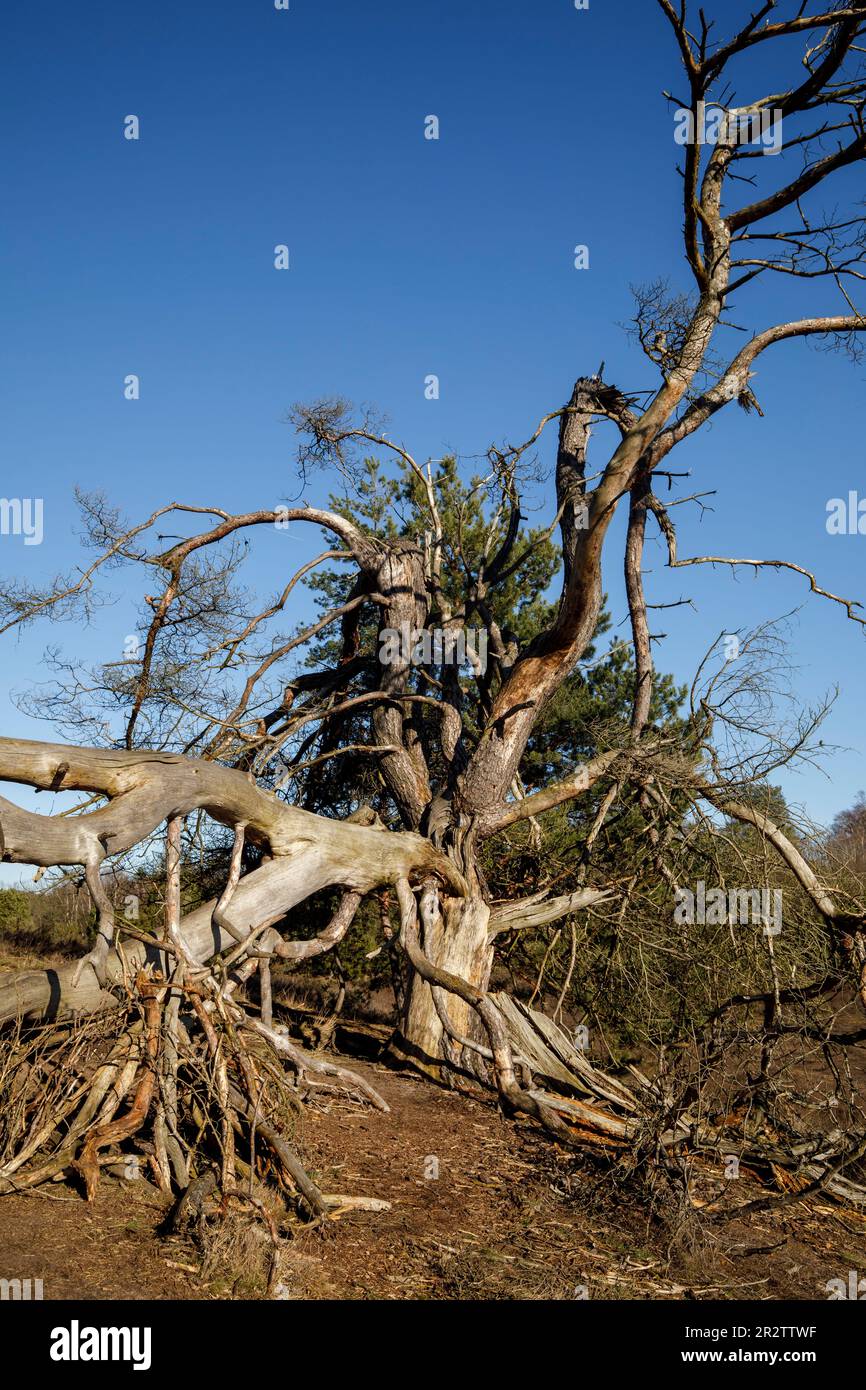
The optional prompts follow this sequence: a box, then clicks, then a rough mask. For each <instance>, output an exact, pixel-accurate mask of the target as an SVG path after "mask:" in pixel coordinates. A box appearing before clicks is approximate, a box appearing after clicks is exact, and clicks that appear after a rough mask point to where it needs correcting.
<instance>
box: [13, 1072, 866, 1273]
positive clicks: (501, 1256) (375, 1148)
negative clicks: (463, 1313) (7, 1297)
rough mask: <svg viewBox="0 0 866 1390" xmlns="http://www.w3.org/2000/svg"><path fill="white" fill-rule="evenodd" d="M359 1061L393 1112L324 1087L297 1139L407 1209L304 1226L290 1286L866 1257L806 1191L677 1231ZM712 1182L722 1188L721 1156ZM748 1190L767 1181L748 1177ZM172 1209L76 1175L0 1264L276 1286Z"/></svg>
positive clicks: (529, 1145) (33, 1216)
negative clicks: (174, 1223)
mask: <svg viewBox="0 0 866 1390" xmlns="http://www.w3.org/2000/svg"><path fill="white" fill-rule="evenodd" d="M351 1065H352V1066H353V1067H354V1069H355V1070H357V1071H359V1072H361V1073H362V1074H363V1075H364V1076H365V1077H366V1078H367V1079H368V1080H369V1081H370V1082H371V1083H372V1084H373V1085H374V1086H375V1087H376V1088H377V1089H378V1090H379V1091H380V1093H381V1094H383V1095H384V1097H385V1098H386V1100H387V1101H388V1103H389V1105H390V1106H391V1113H390V1114H388V1115H384V1114H381V1113H379V1112H377V1111H373V1110H370V1109H366V1108H365V1109H360V1108H358V1107H357V1106H354V1105H351V1104H349V1103H347V1102H345V1101H343V1100H339V1101H336V1100H335V1101H327V1102H325V1101H317V1108H316V1109H312V1110H310V1112H309V1113H308V1115H307V1116H306V1117H305V1119H304V1121H303V1129H302V1131H301V1133H300V1135H299V1136H298V1139H299V1142H300V1144H301V1146H302V1149H303V1152H304V1154H305V1157H306V1158H307V1161H308V1163H309V1166H310V1167H311V1169H312V1170H313V1172H314V1174H315V1175H316V1177H317V1178H318V1180H319V1181H320V1183H321V1184H322V1186H323V1187H324V1188H325V1190H328V1191H339V1192H344V1193H354V1194H364V1195H368V1196H377V1197H382V1198H385V1199H386V1200H388V1201H389V1202H390V1203H391V1207H390V1210H388V1211H386V1212H383V1213H378V1214H371V1213H363V1214H360V1213H359V1214H352V1215H346V1216H343V1217H341V1218H339V1219H338V1220H334V1221H328V1222H326V1223H325V1224H324V1225H319V1226H317V1227H315V1228H312V1229H310V1228H306V1229H305V1228H299V1227H296V1228H295V1231H296V1234H295V1236H294V1239H293V1240H292V1241H291V1244H290V1245H289V1247H288V1252H287V1258H286V1260H285V1263H284V1265H283V1272H282V1289H281V1296H282V1297H288V1298H305V1299H327V1298H342V1299H371V1298H373V1299H380V1298H381V1299H419V1298H420V1299H426V1298H434V1299H455V1298H456V1299H489V1298H495V1299H539V1298H558V1299H565V1298H568V1299H573V1298H575V1297H581V1296H584V1297H589V1298H592V1299H597V1298H604V1299H617V1298H637V1299H670V1298H673V1299H718V1298H723V1299H752V1298H760V1299H803V1300H811V1299H825V1298H826V1297H827V1293H826V1290H825V1287H824V1286H825V1284H826V1282H827V1280H828V1279H830V1278H833V1277H843V1278H846V1279H847V1275H848V1271H849V1270H850V1269H855V1270H862V1269H863V1267H864V1261H866V1256H864V1244H866V1242H864V1235H866V1217H864V1216H863V1215H862V1214H859V1215H858V1214H856V1213H854V1212H851V1211H843V1210H842V1209H840V1208H838V1207H835V1206H830V1205H829V1204H825V1203H822V1202H819V1203H818V1204H817V1205H812V1206H810V1207H805V1206H803V1205H802V1204H801V1205H795V1206H792V1207H787V1208H785V1209H784V1210H782V1211H779V1212H776V1213H773V1214H772V1215H768V1216H761V1217H759V1218H755V1217H751V1218H750V1219H749V1221H748V1223H745V1222H744V1223H739V1224H738V1223H736V1222H733V1223H728V1224H726V1225H724V1226H723V1227H721V1228H716V1229H713V1228H712V1227H708V1228H707V1229H705V1230H701V1229H700V1228H694V1229H685V1230H683V1231H681V1233H680V1236H679V1238H675V1237H672V1234H671V1231H670V1229H666V1228H664V1227H662V1226H661V1225H659V1224H656V1223H654V1222H653V1221H652V1220H651V1218H650V1217H649V1216H648V1215H647V1213H646V1210H645V1208H644V1209H642V1208H641V1206H640V1205H639V1204H638V1203H637V1202H636V1201H634V1200H631V1199H630V1198H629V1196H628V1194H627V1193H625V1192H619V1193H617V1192H614V1191H613V1189H612V1185H611V1181H610V1178H609V1177H606V1176H605V1175H604V1174H602V1173H600V1172H599V1171H598V1170H596V1169H594V1168H593V1167H592V1165H586V1164H580V1163H579V1162H576V1161H575V1159H574V1157H573V1156H572V1155H569V1154H566V1153H563V1152H559V1151H558V1150H557V1149H556V1148H555V1147H552V1146H551V1145H550V1144H549V1143H548V1142H547V1141H546V1140H545V1139H543V1138H541V1137H540V1136H539V1135H537V1134H536V1133H534V1132H533V1131H532V1130H531V1129H530V1128H529V1127H528V1126H526V1125H523V1124H514V1123H512V1122H509V1121H506V1120H505V1119H503V1118H502V1117H500V1116H499V1115H498V1114H497V1112H496V1111H495V1109H494V1108H493V1107H492V1106H491V1105H488V1104H487V1103H486V1102H480V1101H478V1100H475V1099H472V1098H469V1097H468V1096H465V1095H462V1094H458V1093H455V1092H448V1091H444V1090H440V1089H437V1088H436V1087H434V1086H433V1085H432V1084H430V1083H428V1082H425V1081H420V1080H417V1079H415V1078H414V1077H412V1076H410V1075H408V1074H405V1073H400V1072H396V1071H394V1070H391V1069H389V1068H386V1067H384V1066H382V1065H380V1064H378V1063H374V1062H358V1061H357V1060H356V1059H352V1061H351ZM437 1165H438V1169H437ZM437 1171H438V1176H436V1173H437ZM706 1182H707V1191H708V1192H709V1191H710V1190H712V1189H713V1188H715V1189H718V1188H720V1187H721V1184H722V1178H721V1172H720V1171H719V1172H717V1173H715V1174H713V1173H709V1172H708V1174H707V1177H706ZM738 1189H741V1191H742V1196H743V1198H744V1199H745V1198H746V1197H747V1196H754V1195H757V1189H754V1188H753V1187H752V1184H751V1183H750V1180H749V1177H748V1175H746V1176H745V1177H744V1178H741V1179H740V1182H739V1183H738ZM738 1195H740V1192H739V1190H738ZM164 1217H165V1207H164V1204H163V1202H162V1199H161V1198H160V1197H159V1194H158V1193H157V1192H156V1190H155V1189H152V1188H150V1187H149V1185H147V1184H145V1183H142V1182H136V1183H127V1182H123V1181H116V1180H112V1179H104V1180H103V1182H102V1184H101V1186H100V1190H99V1193H98V1196H97V1200H96V1201H95V1203H94V1204H93V1206H91V1207H88V1206H87V1204H86V1203H85V1202H84V1201H83V1200H82V1198H81V1196H80V1195H79V1193H78V1192H77V1191H76V1190H75V1189H74V1188H72V1187H70V1186H69V1185H67V1184H66V1183H55V1184H52V1185H50V1186H49V1187H48V1188H47V1189H43V1190H41V1191H40V1192H36V1193H32V1194H29V1195H21V1196H11V1197H5V1198H2V1199H0V1277H5V1278H13V1277H18V1278H26V1277H28V1276H30V1277H31V1278H41V1279H42V1280H43V1284H44V1294H45V1297H46V1298H49V1299H57V1298H76V1299H82V1298H83V1299H108V1298H121V1299H207V1298H226V1297H232V1296H236V1297H250V1296H256V1294H258V1295H259V1296H261V1288H260V1287H257V1286H256V1285H255V1284H254V1283H251V1282H250V1279H249V1278H248V1277H247V1276H246V1275H245V1274H244V1273H240V1274H237V1273H234V1272H232V1270H231V1269H222V1270H214V1269H213V1268H210V1269H206V1270H205V1271H204V1272H202V1268H201V1255H200V1251H199V1250H198V1248H197V1247H196V1246H195V1244H194V1243H193V1242H192V1241H191V1240H189V1239H182V1238H179V1237H172V1236H167V1235H165V1234H162V1233H161V1232H160V1227H161V1225H162V1223H163V1220H164Z"/></svg>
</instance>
